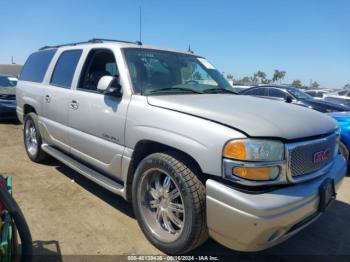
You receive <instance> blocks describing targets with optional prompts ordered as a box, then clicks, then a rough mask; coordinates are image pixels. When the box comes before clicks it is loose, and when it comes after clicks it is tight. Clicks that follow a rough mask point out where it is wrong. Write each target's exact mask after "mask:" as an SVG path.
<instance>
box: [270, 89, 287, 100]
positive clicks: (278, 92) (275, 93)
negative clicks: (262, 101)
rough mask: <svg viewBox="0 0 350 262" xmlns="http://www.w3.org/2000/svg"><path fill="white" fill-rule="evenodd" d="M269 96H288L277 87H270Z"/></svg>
mask: <svg viewBox="0 0 350 262" xmlns="http://www.w3.org/2000/svg"><path fill="white" fill-rule="evenodd" d="M269 96H270V97H276V98H286V94H285V93H284V92H283V91H281V90H279V89H276V88H270V89H269Z"/></svg>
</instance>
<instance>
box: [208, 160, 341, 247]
mask: <svg viewBox="0 0 350 262" xmlns="http://www.w3.org/2000/svg"><path fill="white" fill-rule="evenodd" d="M345 174H346V163H345V160H344V158H343V157H342V156H340V155H338V156H336V158H335V161H334V165H333V167H332V169H331V170H330V171H329V172H328V173H327V174H325V175H323V176H321V177H318V178H316V179H313V180H311V181H308V182H304V183H300V184H295V185H293V186H289V187H285V188H281V189H278V190H275V191H272V192H268V193H264V194H248V193H244V192H241V191H237V190H235V189H233V188H231V187H228V186H226V185H224V184H222V183H219V182H217V181H215V180H211V179H209V180H207V182H206V190H207V198H206V202H207V222H208V229H209V235H210V236H211V237H212V238H213V239H215V240H216V241H218V242H219V243H221V244H223V245H224V246H227V247H228V248H231V249H234V250H239V251H259V250H263V249H266V248H269V247H272V246H274V245H277V244H279V243H281V242H283V241H284V240H286V239H288V238H289V237H291V236H293V235H294V234H296V233H297V232H299V231H300V230H301V229H303V228H304V227H306V226H307V225H309V224H310V223H312V222H313V221H315V220H316V219H317V218H318V217H319V216H320V215H321V214H322V213H320V212H319V211H318V205H319V199H320V197H319V187H320V185H321V184H322V182H323V181H324V180H325V179H326V178H332V179H334V181H335V188H336V191H337V190H338V188H339V186H340V184H341V182H342V180H343V177H344V176H345Z"/></svg>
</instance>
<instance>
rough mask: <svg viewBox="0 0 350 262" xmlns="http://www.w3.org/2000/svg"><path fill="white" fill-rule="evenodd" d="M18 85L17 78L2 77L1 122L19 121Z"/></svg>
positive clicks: (0, 88) (0, 91)
mask: <svg viewBox="0 0 350 262" xmlns="http://www.w3.org/2000/svg"><path fill="white" fill-rule="evenodd" d="M16 84H17V78H15V77H12V76H8V75H0V121H4V120H13V119H17V114H16V89H15V86H16Z"/></svg>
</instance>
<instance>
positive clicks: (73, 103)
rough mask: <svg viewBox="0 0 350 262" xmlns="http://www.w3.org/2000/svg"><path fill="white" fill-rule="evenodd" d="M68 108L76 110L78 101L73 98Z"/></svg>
mask: <svg viewBox="0 0 350 262" xmlns="http://www.w3.org/2000/svg"><path fill="white" fill-rule="evenodd" d="M70 108H71V109H73V110H77V109H78V108H79V103H78V101H76V100H73V101H72V102H71V103H70Z"/></svg>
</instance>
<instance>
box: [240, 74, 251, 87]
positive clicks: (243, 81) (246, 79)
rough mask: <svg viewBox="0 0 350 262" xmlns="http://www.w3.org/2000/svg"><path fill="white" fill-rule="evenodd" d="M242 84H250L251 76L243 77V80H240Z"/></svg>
mask: <svg viewBox="0 0 350 262" xmlns="http://www.w3.org/2000/svg"><path fill="white" fill-rule="evenodd" d="M239 83H240V84H243V85H250V84H251V83H252V81H251V78H250V77H249V76H245V77H243V78H242V79H241V80H239Z"/></svg>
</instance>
